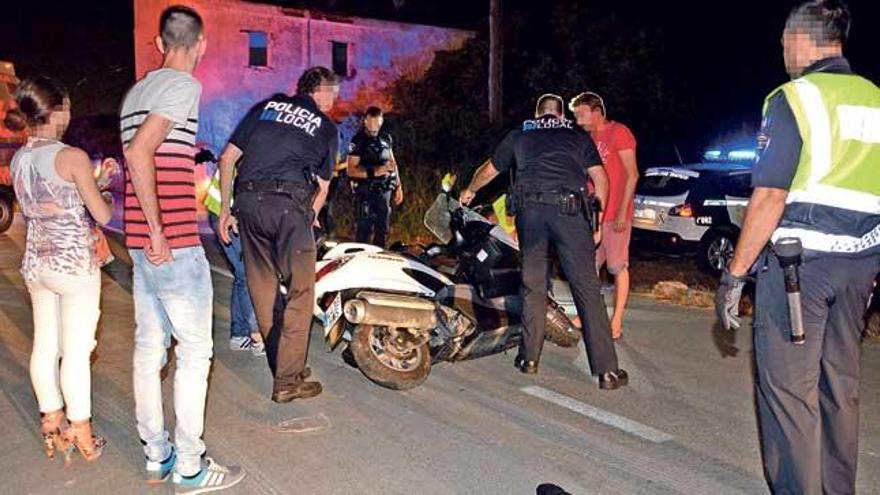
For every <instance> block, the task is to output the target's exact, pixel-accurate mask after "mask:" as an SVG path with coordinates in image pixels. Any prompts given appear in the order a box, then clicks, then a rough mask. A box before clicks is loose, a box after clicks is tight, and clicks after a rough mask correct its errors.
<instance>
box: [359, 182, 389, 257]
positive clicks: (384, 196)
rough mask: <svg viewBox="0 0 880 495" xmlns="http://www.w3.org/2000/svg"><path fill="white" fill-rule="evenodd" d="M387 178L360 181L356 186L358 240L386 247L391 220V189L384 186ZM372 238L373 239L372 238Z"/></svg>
mask: <svg viewBox="0 0 880 495" xmlns="http://www.w3.org/2000/svg"><path fill="white" fill-rule="evenodd" d="M385 180H386V179H384V178H375V179H366V180H361V181H358V183H357V186H356V188H355V199H356V201H357V233H356V235H355V238H356V240H357V242H367V243H371V244H373V245H376V246H379V247H385V243H386V242H387V240H388V225H389V223H390V221H391V191H389V190H387V188H384V187H382V183H383V182H384V181H385ZM371 238H372V240H371Z"/></svg>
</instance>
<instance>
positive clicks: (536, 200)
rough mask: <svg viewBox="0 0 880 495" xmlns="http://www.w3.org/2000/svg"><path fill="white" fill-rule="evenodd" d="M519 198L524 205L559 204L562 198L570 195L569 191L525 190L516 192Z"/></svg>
mask: <svg viewBox="0 0 880 495" xmlns="http://www.w3.org/2000/svg"><path fill="white" fill-rule="evenodd" d="M516 195H517V198H518V199H519V200H520V201H521V202H522V204H524V205H535V204H537V205H558V204H559V202H560V200H561V199H562V198H563V197H565V196H568V195H569V193H568V192H562V191H524V190H522V189H520V190H518V191H517V192H516Z"/></svg>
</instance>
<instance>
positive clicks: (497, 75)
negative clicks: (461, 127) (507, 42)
mask: <svg viewBox="0 0 880 495" xmlns="http://www.w3.org/2000/svg"><path fill="white" fill-rule="evenodd" d="M501 59H502V31H501V0H489V121H490V122H492V123H493V124H499V123H500V122H501V119H502V118H503V116H504V115H503V111H502V101H503V100H502V98H503V93H502V73H501V71H502V68H501V67H502V66H501Z"/></svg>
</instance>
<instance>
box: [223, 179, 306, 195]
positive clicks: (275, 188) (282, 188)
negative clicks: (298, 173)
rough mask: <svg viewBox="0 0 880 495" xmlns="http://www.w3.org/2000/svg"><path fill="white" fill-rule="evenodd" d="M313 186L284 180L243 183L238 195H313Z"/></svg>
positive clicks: (237, 190) (248, 181) (240, 185)
mask: <svg viewBox="0 0 880 495" xmlns="http://www.w3.org/2000/svg"><path fill="white" fill-rule="evenodd" d="M314 189H315V188H314V187H313V186H312V185H311V184H303V183H302V182H292V181H284V180H268V181H253V180H247V181H241V182H240V183H239V184H238V188H236V193H242V192H264V193H293V194H305V195H311V194H312V193H313V192H314Z"/></svg>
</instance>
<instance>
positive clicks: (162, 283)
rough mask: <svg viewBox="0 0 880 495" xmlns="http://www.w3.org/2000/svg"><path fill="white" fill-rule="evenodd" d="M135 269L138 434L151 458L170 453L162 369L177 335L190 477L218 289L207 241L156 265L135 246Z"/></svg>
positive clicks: (182, 458) (179, 408)
mask: <svg viewBox="0 0 880 495" xmlns="http://www.w3.org/2000/svg"><path fill="white" fill-rule="evenodd" d="M129 253H130V254H131V259H132V264H133V271H134V284H133V294H134V311H135V325H136V327H135V336H134V368H133V381H134V399H135V409H136V411H135V412H136V416H137V428H138V434H139V435H140V437H141V440H142V441H143V442H144V453H145V454H146V456H147V458H149V459H150V460H151V461H162V460H164V459H166V458H167V457H168V455H170V453H171V443H170V441H169V439H168V432H167V431H165V425H164V416H163V413H162V381H161V378H160V372H161V370H162V368H163V367H164V366H165V364H166V362H167V356H168V347H169V346H170V345H171V337H172V336H174V339H175V340H177V347H176V349H175V355H176V356H177V370H176V371H175V373H174V413H175V417H176V425H177V426H176V429H175V432H174V439H175V442H176V443H177V451H178V462H177V467H176V469H177V471H178V472H179V473H181V474H182V475H185V476H190V475H192V474H194V473H196V472H198V470H199V469H200V457H201V455H202V454H203V453H204V452H205V444H204V442H203V441H202V433H203V431H204V426H205V425H204V418H205V398H206V395H207V390H208V371H209V370H210V368H211V357H212V355H213V340H212V338H211V321H212V313H213V302H214V288H213V286H212V285H211V269H210V267H209V265H208V260H207V259H206V258H205V251H204V250H203V249H202V247H201V246H199V247H191V248H184V249H174V250H173V251H172V255H173V256H174V260H173V261H170V262H168V263H163V264H162V265H160V266H155V265H153V264H152V263H150V262H149V261H147V259H146V256H145V255H144V252H143V250H140V249H132V250H129Z"/></svg>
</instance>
